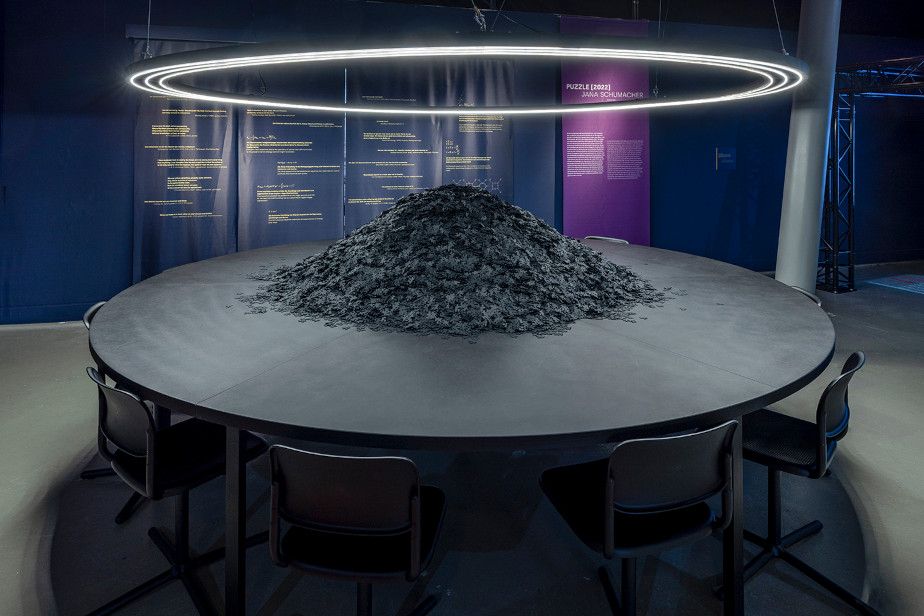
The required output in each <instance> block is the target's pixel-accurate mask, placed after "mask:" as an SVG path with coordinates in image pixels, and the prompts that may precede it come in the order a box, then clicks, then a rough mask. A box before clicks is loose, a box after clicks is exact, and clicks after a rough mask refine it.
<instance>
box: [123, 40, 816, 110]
mask: <svg viewBox="0 0 924 616" xmlns="http://www.w3.org/2000/svg"><path fill="white" fill-rule="evenodd" d="M471 41H474V42H469V41H466V42H464V43H463V44H459V43H458V42H454V43H453V44H447V43H446V41H445V39H443V40H442V41H434V42H432V43H429V44H421V42H420V39H419V38H418V39H416V42H415V43H414V44H402V43H400V42H397V43H396V42H389V43H383V44H379V45H364V46H358V45H357V43H356V41H346V42H344V41H341V42H340V43H341V44H337V42H332V43H329V44H327V45H324V46H318V45H314V46H311V47H310V48H307V49H306V45H305V44H300V45H298V46H293V45H291V44H288V45H285V46H282V45H279V44H254V45H236V46H232V47H219V48H212V49H203V50H199V51H191V52H183V53H176V54H169V55H165V56H161V57H158V58H153V59H149V60H142V61H140V62H136V63H134V64H132V65H130V66H129V67H128V72H129V77H128V80H129V82H130V83H131V84H132V85H133V86H135V87H137V88H140V89H142V90H145V91H147V92H151V93H153V94H159V95H167V96H173V97H181V98H191V99H198V100H203V101H210V102H216V103H232V104H246V105H254V106H260V107H280V108H286V109H303V110H309V111H323V112H336V113H365V114H403V115H420V114H435V115H488V114H498V113H501V114H507V115H540V114H563V113H593V112H601V111H615V110H628V109H653V108H660V107H678V106H686V105H702V104H708V103H719V102H724V101H732V100H740V99H748V98H755V97H759V96H767V95H770V94H775V93H778V92H783V91H785V90H789V89H791V88H794V87H796V86H798V85H799V84H800V83H802V82H803V81H804V80H805V79H806V77H807V73H808V69H807V67H806V65H805V64H804V63H803V62H802V61H800V60H798V59H796V58H792V57H790V56H787V55H781V54H777V53H772V52H767V51H763V50H741V49H731V48H723V49H721V50H719V49H715V48H711V49H710V50H708V51H696V50H691V49H690V48H689V47H684V48H679V47H677V46H675V45H665V44H664V43H663V42H652V41H649V40H648V39H641V38H628V37H625V38H624V37H584V36H580V37H578V36H570V35H547V36H542V37H541V38H535V37H521V36H513V37H510V36H506V37H504V36H501V37H495V36H491V37H490V38H484V37H478V38H477V39H471ZM454 58H464V59H471V58H482V59H492V60H505V59H517V58H541V59H558V60H573V61H588V60H614V61H641V62H666V63H672V64H677V65H683V66H686V67H690V68H694V67H712V68H718V69H725V70H728V71H732V72H736V73H738V74H740V75H743V76H745V77H747V78H748V80H747V82H746V83H745V84H743V85H740V86H739V87H737V88H735V89H733V90H730V91H721V92H714V93H709V94H697V95H692V96H688V97H679V98H654V99H649V98H636V99H626V100H620V101H611V102H603V103H582V104H570V105H569V104H565V105H561V104H555V105H543V106H517V105H513V106H485V107H458V106H451V107H449V106H446V107H438V106H427V107H424V106H385V105H356V104H352V105H351V104H328V103H318V102H311V101H306V100H291V99H282V98H272V97H267V96H257V95H252V94H240V93H235V92H222V91H216V90H208V89H203V88H200V87H196V86H193V85H189V84H187V83H184V82H183V81H182V80H183V79H188V78H189V77H193V76H196V75H201V74H203V73H209V72H213V71H224V70H231V69H242V68H250V67H261V66H270V65H276V66H278V65H306V66H309V67H310V66H311V65H316V64H319V63H323V64H331V63H334V64H336V63H351V62H373V61H380V60H402V61H406V60H410V59H431V60H432V59H454Z"/></svg>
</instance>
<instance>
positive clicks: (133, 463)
mask: <svg viewBox="0 0 924 616" xmlns="http://www.w3.org/2000/svg"><path fill="white" fill-rule="evenodd" d="M157 438H158V460H157V473H158V480H157V484H158V488H159V489H160V490H159V493H156V494H148V493H147V486H146V477H145V459H144V458H138V457H134V456H131V455H128V454H126V453H125V452H123V451H121V450H117V451H116V452H115V453H114V456H113V460H112V467H113V469H115V471H116V473H117V474H118V475H119V476H120V477H121V478H122V479H123V480H124V481H125V482H126V483H128V485H130V486H131V487H132V489H134V490H135V491H136V492H139V493H141V494H144V495H145V496H147V497H148V498H151V499H154V500H156V499H160V498H163V497H167V496H172V495H174V494H177V493H179V492H182V491H183V490H187V489H189V488H192V487H195V486H197V485H201V484H203V483H205V482H206V481H209V480H211V479H214V478H215V477H219V476H221V475H223V474H224V472H225V427H224V426H221V425H219V424H214V423H211V422H208V421H203V420H201V419H196V418H193V419H187V420H185V421H182V422H180V423H177V424H174V425H172V426H168V427H167V428H164V429H163V430H160V431H158V436H157ZM264 451H266V442H265V441H264V440H263V439H261V438H260V437H258V436H256V435H254V434H251V433H249V432H244V444H243V452H244V455H243V457H244V459H245V460H248V461H249V460H252V459H254V458H256V457H257V456H258V455H260V454H261V453H263V452H264Z"/></svg>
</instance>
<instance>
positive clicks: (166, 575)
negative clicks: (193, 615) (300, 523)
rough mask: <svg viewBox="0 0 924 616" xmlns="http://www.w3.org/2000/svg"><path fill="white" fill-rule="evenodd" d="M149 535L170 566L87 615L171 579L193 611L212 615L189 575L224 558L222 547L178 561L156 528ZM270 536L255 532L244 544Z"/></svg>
mask: <svg viewBox="0 0 924 616" xmlns="http://www.w3.org/2000/svg"><path fill="white" fill-rule="evenodd" d="M148 536H149V537H150V538H151V540H152V541H153V542H154V544H155V545H156V546H157V547H158V548H159V549H160V551H161V553H162V554H163V555H164V557H165V558H166V559H167V561H168V562H169V563H170V568H169V569H167V570H166V571H164V572H163V573H160V574H159V575H156V576H154V577H152V578H151V579H149V580H148V581H147V582H144V583H143V584H140V585H138V586H136V587H135V588H133V589H131V590H129V591H128V592H126V593H124V594H123V595H121V596H119V597H117V598H115V599H113V600H112V601H110V602H109V603H107V604H106V605H104V606H102V607H100V608H97V609H95V610H93V611H92V612H90V613H89V615H88V616H103V615H105V614H111V613H113V612H115V611H116V610H119V609H121V608H123V607H125V606H126V605H128V604H130V603H132V602H134V601H137V600H138V599H140V598H141V597H143V596H145V595H147V594H148V593H150V592H151V591H153V590H155V589H157V588H160V587H161V586H163V585H164V584H167V583H168V582H172V581H173V580H177V579H178V580H181V581H182V582H183V586H185V587H186V591H187V592H188V593H189V596H190V598H191V599H192V602H193V604H194V605H195V606H196V611H197V612H199V614H202V615H203V616H210V615H211V614H215V613H216V610H215V609H214V608H213V607H212V606H211V605H210V604H209V602H208V600H207V599H206V597H205V596H204V595H203V594H202V591H200V590H199V587H198V585H197V584H196V583H195V580H194V579H193V577H192V572H193V571H195V570H196V569H197V568H199V567H202V566H205V565H210V564H212V563H213V562H216V561H218V560H221V559H222V558H224V557H225V548H224V547H220V548H216V549H214V550H212V551H211V552H207V553H205V554H201V555H199V556H196V557H195V558H190V559H187V560H185V561H178V560H177V558H176V548H175V546H174V545H173V542H171V541H170V540H169V539H168V538H167V537H166V536H165V535H164V534H163V533H162V532H161V531H160V529H158V528H153V527H152V528H149V529H148ZM268 539H269V533H267V532H266V531H264V532H262V533H257V534H256V535H253V536H252V537H248V538H247V541H246V547H248V548H249V547H253V546H255V545H258V544H260V543H264V542H266V541H267V540H268Z"/></svg>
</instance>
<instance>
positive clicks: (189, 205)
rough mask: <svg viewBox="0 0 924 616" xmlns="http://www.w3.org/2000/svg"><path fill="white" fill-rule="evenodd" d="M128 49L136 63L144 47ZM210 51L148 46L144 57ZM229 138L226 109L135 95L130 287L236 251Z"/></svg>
mask: <svg viewBox="0 0 924 616" xmlns="http://www.w3.org/2000/svg"><path fill="white" fill-rule="evenodd" d="M134 45H135V59H136V60H140V59H141V58H142V54H143V53H144V52H145V51H146V50H147V49H148V45H149V43H148V42H147V41H141V40H137V41H135V44H134ZM208 46H209V45H203V44H201V43H189V42H185V41H183V42H180V41H150V52H151V53H152V54H154V55H155V56H160V55H164V54H168V53H177V52H180V51H189V50H192V49H201V48H203V47H208ZM235 136H236V135H235V114H234V111H233V109H232V108H230V107H229V106H227V105H210V104H206V103H202V102H199V101H187V100H183V99H177V98H168V97H165V96H158V95H153V94H145V93H140V94H139V95H138V111H137V115H136V121H135V189H134V195H135V196H134V210H135V215H134V248H133V259H132V262H133V270H132V278H133V281H134V282H138V281H139V280H143V279H144V278H147V277H149V276H153V275H154V274H157V273H159V272H161V271H163V270H165V269H168V268H171V267H174V266H177V265H182V264H184V263H189V262H191V261H199V260H201V259H208V258H210V257H216V256H219V255H223V254H227V253H229V252H234V251H235V250H236V249H237V169H236V164H237V156H236V151H235V150H236V139H235Z"/></svg>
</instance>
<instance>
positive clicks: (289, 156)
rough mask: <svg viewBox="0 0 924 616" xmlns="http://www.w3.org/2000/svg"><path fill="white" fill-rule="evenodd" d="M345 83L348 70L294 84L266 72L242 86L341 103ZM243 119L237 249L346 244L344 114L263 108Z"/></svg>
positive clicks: (242, 114)
mask: <svg viewBox="0 0 924 616" xmlns="http://www.w3.org/2000/svg"><path fill="white" fill-rule="evenodd" d="M343 82H344V75H343V71H342V70H339V71H326V72H325V71H321V70H314V71H312V72H311V75H310V78H305V77H304V76H303V77H302V78H301V79H299V80H298V81H297V82H295V83H293V82H292V81H291V80H290V79H288V75H286V73H285V71H282V70H280V69H275V70H273V69H270V68H262V69H260V70H259V71H251V72H249V73H247V74H245V75H242V78H241V87H242V88H243V90H244V91H246V92H248V93H251V94H256V95H260V94H263V95H266V96H274V97H277V98H283V97H292V98H301V97H303V96H304V93H305V92H310V93H311V94H310V95H311V97H312V100H316V101H331V102H342V101H343V88H344V83H343ZM338 99H339V100H338ZM237 113H238V131H237V150H238V218H237V220H238V226H237V249H238V250H250V249H253V248H260V247H263V246H274V245H277V244H288V243H291V242H301V241H307V240H317V239H328V238H335V237H341V236H342V234H343V126H344V117H343V114H331V113H310V112H305V111H299V110H297V109H280V108H274V107H256V106H245V107H241V108H239V109H238V111H237Z"/></svg>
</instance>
